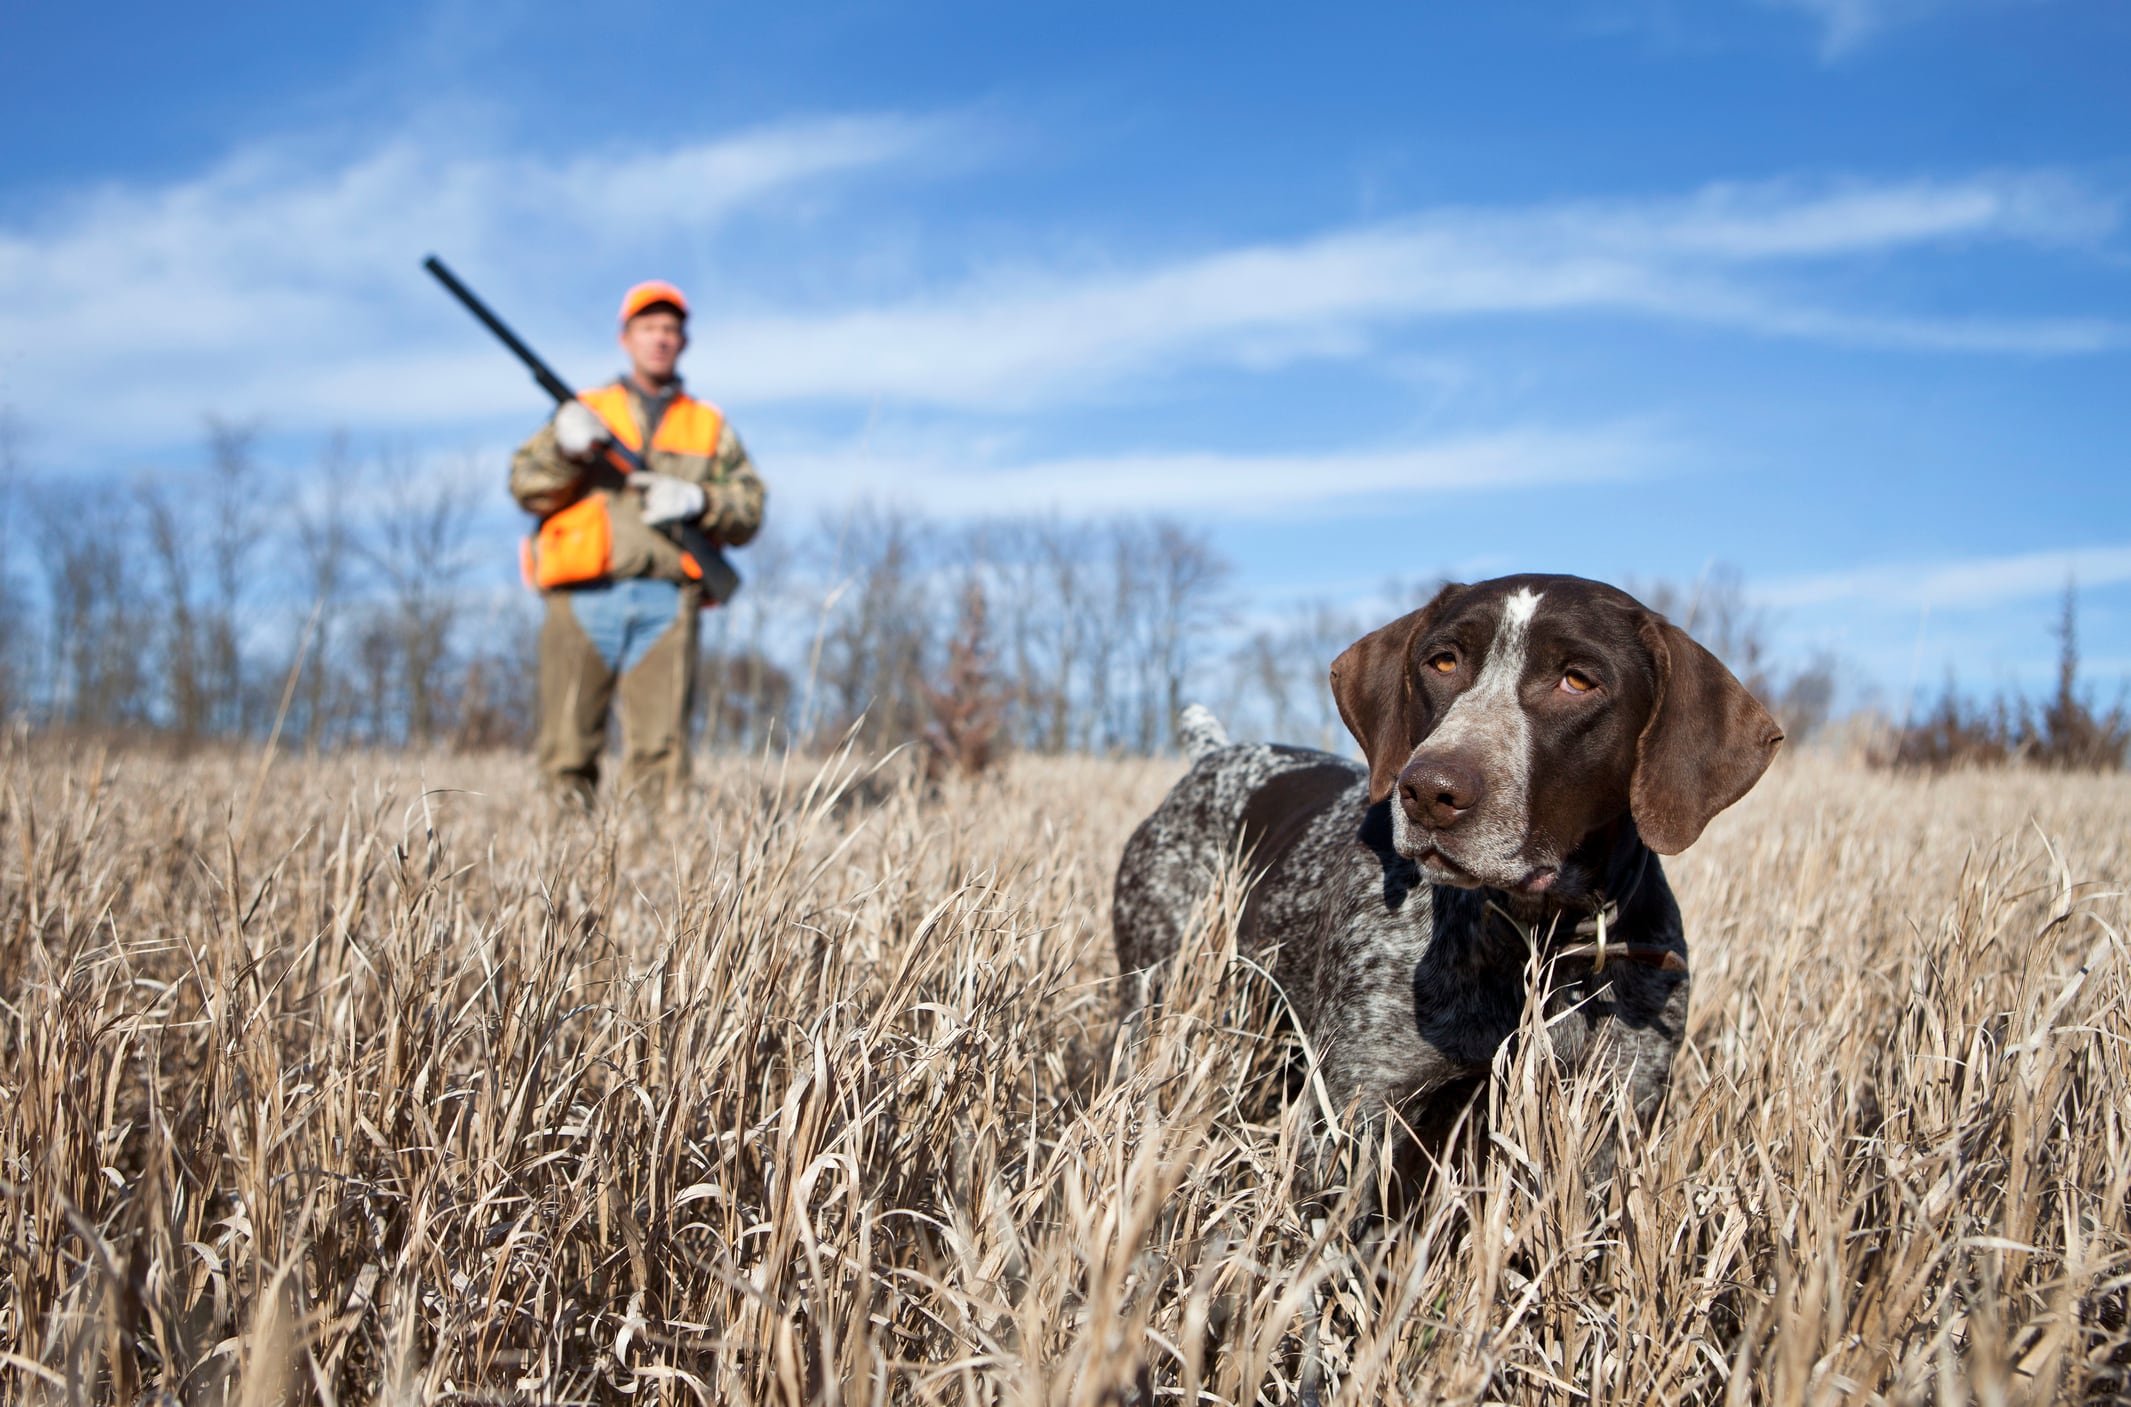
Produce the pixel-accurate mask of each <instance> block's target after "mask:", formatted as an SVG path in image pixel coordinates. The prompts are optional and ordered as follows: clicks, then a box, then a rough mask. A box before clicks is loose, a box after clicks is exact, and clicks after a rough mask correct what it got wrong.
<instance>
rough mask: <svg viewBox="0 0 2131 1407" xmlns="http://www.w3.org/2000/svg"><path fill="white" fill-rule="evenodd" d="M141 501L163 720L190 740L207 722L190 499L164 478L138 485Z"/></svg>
mask: <svg viewBox="0 0 2131 1407" xmlns="http://www.w3.org/2000/svg"><path fill="white" fill-rule="evenodd" d="M140 501H141V511H142V513H143V514H144V515H145V517H146V519H147V535H148V548H149V554H150V560H152V561H153V562H154V564H155V574H156V600H157V602H158V603H159V604H160V605H161V607H162V611H161V614H160V624H159V627H158V634H159V635H160V637H161V639H160V646H161V648H160V649H159V650H158V651H157V661H156V663H157V672H158V673H159V674H160V675H161V676H162V684H163V708H164V723H165V726H167V727H168V728H169V729H170V730H171V731H172V732H174V733H176V734H177V735H178V737H179V738H180V739H182V740H184V741H186V742H192V741H195V740H197V739H199V738H201V737H203V736H205V735H206V733H207V731H208V727H209V722H210V720H209V718H208V688H207V681H206V679H205V678H204V677H203V676H204V671H203V668H202V664H201V658H200V657H201V642H200V621H199V616H198V613H197V612H196V610H195V609H194V604H193V596H194V593H195V590H196V588H195V585H194V581H193V565H194V557H193V552H194V548H195V546H196V544H197V537H196V534H195V532H194V528H193V524H192V521H191V513H190V512H189V509H188V507H187V506H186V505H189V504H190V503H191V502H192V499H191V498H190V496H187V495H181V494H178V493H176V492H173V490H172V486H171V485H169V484H168V483H152V484H149V485H146V486H144V487H143V488H142V489H141V491H140Z"/></svg>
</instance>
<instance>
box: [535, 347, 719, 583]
mask: <svg viewBox="0 0 2131 1407" xmlns="http://www.w3.org/2000/svg"><path fill="white" fill-rule="evenodd" d="M577 399H579V400H581V401H583V402H584V403H585V404H586V405H588V406H590V407H591V408H592V413H593V414H594V415H597V416H598V417H599V418H600V421H601V423H602V424H604V425H605V426H606V427H607V429H608V430H609V431H610V432H611V433H612V434H613V436H614V438H615V439H616V440H618V441H620V442H621V443H622V444H623V445H626V446H627V447H628V448H629V449H631V450H634V451H636V452H637V453H638V454H641V453H643V448H644V432H643V430H642V428H641V427H640V426H638V425H637V423H636V410H635V407H633V406H632V405H630V403H629V388H628V387H626V386H624V385H622V384H621V383H620V382H616V383H614V384H613V385H611V386H601V387H600V388H599V389H597V390H593V391H585V392H582V393H580V394H579V395H578V397H577ZM724 426H725V418H724V416H722V415H721V414H719V412H718V408H717V407H716V406H712V405H705V404H704V403H703V402H701V401H698V400H693V399H691V398H690V397H689V396H688V395H687V393H686V392H676V393H675V395H674V398H673V402H672V404H670V405H668V406H667V407H666V413H665V415H664V416H662V417H660V419H659V428H658V430H657V431H656V432H655V433H654V434H653V435H652V437H651V448H652V449H653V450H663V451H665V452H667V453H670V454H693V455H700V456H701V457H703V458H704V459H710V458H712V457H714V456H715V455H716V454H717V452H718V435H719V432H720V431H721V430H723V428H724ZM613 565H614V526H613V523H612V522H611V521H610V520H609V519H608V517H607V495H606V494H605V493H602V492H593V493H588V494H586V495H585V496H584V497H583V498H580V499H578V500H577V502H575V503H573V504H571V505H570V506H569V507H567V508H563V509H559V510H558V511H556V512H553V513H550V514H549V515H548V516H547V517H545V518H543V519H541V520H540V527H539V528H538V529H537V530H536V531H535V532H534V533H533V534H532V535H531V536H529V537H527V538H526V539H525V542H524V544H523V545H522V546H521V547H520V549H519V554H518V567H519V571H520V573H521V574H522V575H523V576H524V577H525V580H526V584H527V585H529V586H533V587H536V588H538V589H540V590H543V591H545V590H547V589H549V588H551V587H556V586H580V585H583V584H584V583H585V582H588V581H599V580H602V579H604V578H605V577H606V575H607V573H608V571H610V570H611V569H612V567H613ZM681 571H682V572H683V574H685V575H687V576H688V577H690V578H692V579H694V580H697V581H700V580H702V577H703V568H702V566H701V564H700V563H698V562H697V561H696V559H695V558H694V557H692V556H690V555H689V554H688V553H686V552H683V553H682V554H681Z"/></svg>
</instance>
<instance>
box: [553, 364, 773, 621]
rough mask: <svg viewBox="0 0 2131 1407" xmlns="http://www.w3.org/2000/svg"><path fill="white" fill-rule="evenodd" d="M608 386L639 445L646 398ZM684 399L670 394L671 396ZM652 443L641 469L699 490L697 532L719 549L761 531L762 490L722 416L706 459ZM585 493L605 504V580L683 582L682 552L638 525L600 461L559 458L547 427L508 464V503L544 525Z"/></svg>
mask: <svg viewBox="0 0 2131 1407" xmlns="http://www.w3.org/2000/svg"><path fill="white" fill-rule="evenodd" d="M615 384H616V385H620V386H624V387H626V389H627V390H628V392H629V406H630V409H631V410H632V411H633V412H634V414H635V417H636V429H637V435H638V442H639V443H642V438H643V431H644V428H645V421H646V419H647V418H648V417H647V407H646V404H645V400H646V398H645V397H644V395H643V394H642V393H641V392H640V391H638V390H637V389H636V387H635V386H634V385H633V384H630V383H629V382H628V381H627V380H626V379H624V380H622V381H618V382H616V383H615ZM685 394H686V392H682V391H678V390H677V391H676V395H677V396H678V395H685ZM652 444H653V446H654V448H652V450H651V451H650V452H649V453H647V454H646V455H644V467H645V468H646V469H648V470H650V471H651V472H652V473H654V474H669V475H671V476H673V477H674V478H676V479H687V480H689V481H690V482H692V483H697V484H701V485H702V486H703V495H704V498H705V499H706V500H707V502H706V504H705V506H704V509H703V516H702V517H701V518H700V519H699V520H698V525H699V526H700V527H701V528H702V529H703V531H704V532H706V533H708V534H709V535H710V537H711V539H712V541H714V542H715V543H716V544H717V545H718V546H720V547H738V546H740V545H742V544H743V543H746V542H747V541H749V540H750V539H752V538H753V537H754V535H755V533H756V532H757V531H758V530H759V529H760V528H761V526H762V505H763V499H764V498H765V496H766V492H767V491H766V490H765V489H764V488H763V486H762V480H761V478H760V477H759V476H757V475H756V473H755V466H754V463H753V461H751V460H750V459H749V458H748V457H747V450H746V449H745V448H744V447H742V445H741V444H740V437H739V436H738V435H735V434H734V433H733V429H732V426H731V425H730V424H729V423H726V422H725V419H724V417H723V416H722V415H720V416H719V426H718V436H717V445H716V448H715V449H713V450H712V451H711V452H710V453H708V454H697V453H678V452H675V451H673V450H670V449H665V448H660V447H658V441H657V440H656V439H655V438H654V439H653V441H652ZM587 493H597V494H602V495H604V496H605V497H606V499H607V517H608V521H609V522H610V523H611V525H612V531H613V567H612V574H613V575H614V576H615V577H616V578H623V577H657V578H660V579H662V580H666V581H686V580H687V579H688V578H687V575H686V574H685V573H684V572H683V571H682V570H681V549H680V548H679V546H677V545H676V544H675V543H674V541H673V539H672V538H670V537H668V536H667V535H666V534H665V533H663V532H661V531H659V530H658V529H657V528H654V527H651V526H650V525H648V524H647V523H645V522H644V512H643V506H642V503H641V502H640V500H639V496H638V495H637V494H635V493H631V492H629V491H627V490H626V489H625V488H624V487H623V484H622V476H621V472H620V471H619V470H617V469H615V468H614V467H613V465H611V464H609V463H608V462H606V461H605V460H600V461H597V462H595V463H592V464H589V465H586V464H579V463H576V462H575V461H573V460H569V459H565V458H564V457H563V456H562V453H561V451H559V450H558V449H557V448H556V447H555V426H554V422H553V421H552V420H550V421H549V422H548V423H547V424H546V425H543V426H541V427H540V429H538V430H537V431H535V432H534V433H533V436H532V438H531V439H529V440H527V441H526V442H525V443H524V444H522V445H520V446H519V447H518V452H517V453H516V454H515V455H513V456H512V457H511V496H512V497H513V498H515V499H517V500H518V505H519V506H520V507H521V508H523V509H525V510H526V511H527V512H528V513H533V514H536V515H538V516H539V517H542V518H545V517H546V516H547V515H548V514H550V513H553V512H556V511H557V510H559V509H563V508H567V507H569V506H570V505H571V504H572V503H575V502H576V501H577V500H578V499H580V498H583V497H584V496H585V495H586V494H587Z"/></svg>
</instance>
